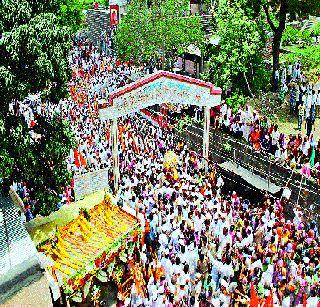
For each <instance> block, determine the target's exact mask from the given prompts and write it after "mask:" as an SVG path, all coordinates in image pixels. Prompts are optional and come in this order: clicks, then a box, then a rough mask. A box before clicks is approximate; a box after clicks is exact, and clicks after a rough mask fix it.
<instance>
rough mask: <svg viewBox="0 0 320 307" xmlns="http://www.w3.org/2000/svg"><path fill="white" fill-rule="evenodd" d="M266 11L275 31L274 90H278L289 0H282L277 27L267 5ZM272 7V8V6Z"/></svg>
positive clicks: (273, 56) (273, 52)
mask: <svg viewBox="0 0 320 307" xmlns="http://www.w3.org/2000/svg"><path fill="white" fill-rule="evenodd" d="M263 8H264V11H265V13H266V15H267V21H268V23H269V25H270V27H271V29H272V31H273V43H272V59H273V66H272V88H273V91H274V92H276V91H277V90H278V82H279V80H277V79H276V72H277V70H279V62H280V46H281V39H282V34H283V31H284V30H285V28H286V19H287V12H288V0H280V11H279V26H278V27H276V26H275V25H274V23H273V21H272V19H271V17H270V14H269V8H268V7H267V6H266V5H265V6H264V7H263ZM271 9H272V8H271Z"/></svg>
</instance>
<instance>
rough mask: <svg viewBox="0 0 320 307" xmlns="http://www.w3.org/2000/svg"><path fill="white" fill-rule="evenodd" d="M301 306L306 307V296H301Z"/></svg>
mask: <svg viewBox="0 0 320 307" xmlns="http://www.w3.org/2000/svg"><path fill="white" fill-rule="evenodd" d="M302 306H303V307H307V294H306V293H304V294H303V300H302Z"/></svg>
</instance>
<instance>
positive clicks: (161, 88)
mask: <svg viewBox="0 0 320 307" xmlns="http://www.w3.org/2000/svg"><path fill="white" fill-rule="evenodd" d="M163 103H171V104H183V105H198V106H210V107H215V106H217V105H219V104H220V103H221V89H220V88H216V87H214V86H213V84H211V83H208V82H204V81H201V80H197V79H194V78H189V77H186V76H181V75H177V74H174V73H169V72H157V73H155V74H153V75H151V76H149V77H148V78H145V79H142V80H140V81H137V82H135V83H132V84H130V85H128V86H126V87H123V88H121V89H120V90H118V91H117V92H115V93H113V94H112V95H111V96H110V97H109V106H108V107H106V108H101V109H100V111H99V113H100V118H101V119H102V120H108V119H114V118H118V117H122V116H125V115H128V114H131V113H135V112H137V111H139V110H141V109H145V108H147V107H149V106H152V105H156V104H159V105H160V104H163Z"/></svg>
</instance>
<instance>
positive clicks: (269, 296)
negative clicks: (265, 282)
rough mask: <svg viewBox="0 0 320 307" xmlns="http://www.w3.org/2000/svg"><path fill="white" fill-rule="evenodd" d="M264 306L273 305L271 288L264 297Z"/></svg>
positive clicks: (270, 306)
mask: <svg viewBox="0 0 320 307" xmlns="http://www.w3.org/2000/svg"><path fill="white" fill-rule="evenodd" d="M264 306H265V307H273V295H272V290H270V293H269V295H268V297H267V299H266V303H265V305H264Z"/></svg>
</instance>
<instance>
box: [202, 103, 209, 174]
mask: <svg viewBox="0 0 320 307" xmlns="http://www.w3.org/2000/svg"><path fill="white" fill-rule="evenodd" d="M203 123H204V125H203V158H204V165H205V172H206V173H207V172H208V159H209V130H210V107H204V118H203Z"/></svg>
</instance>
